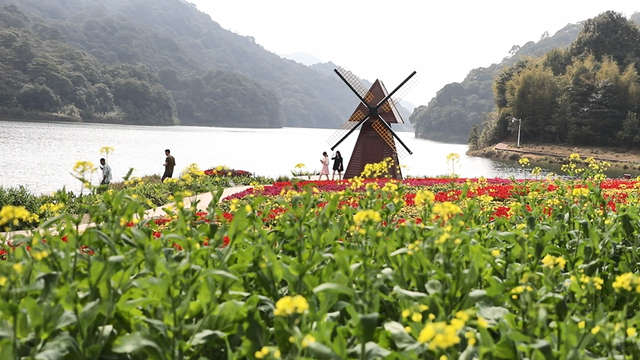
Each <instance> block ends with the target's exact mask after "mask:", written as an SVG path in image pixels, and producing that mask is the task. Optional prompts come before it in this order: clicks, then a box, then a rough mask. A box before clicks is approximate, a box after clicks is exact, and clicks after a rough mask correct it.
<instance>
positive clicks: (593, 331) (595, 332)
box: [591, 325, 600, 335]
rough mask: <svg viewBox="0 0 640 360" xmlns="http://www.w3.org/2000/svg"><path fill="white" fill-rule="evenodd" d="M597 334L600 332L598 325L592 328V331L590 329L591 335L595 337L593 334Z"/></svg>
mask: <svg viewBox="0 0 640 360" xmlns="http://www.w3.org/2000/svg"><path fill="white" fill-rule="evenodd" d="M599 332H600V325H596V326H594V327H593V329H591V333H592V334H593V335H595V334H597V333H599Z"/></svg>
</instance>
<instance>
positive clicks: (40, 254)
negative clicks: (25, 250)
mask: <svg viewBox="0 0 640 360" xmlns="http://www.w3.org/2000/svg"><path fill="white" fill-rule="evenodd" d="M31 256H33V258H34V259H36V260H38V261H40V260H42V259H45V258H46V257H48V256H49V253H48V252H46V251H40V252H34V253H33V254H31Z"/></svg>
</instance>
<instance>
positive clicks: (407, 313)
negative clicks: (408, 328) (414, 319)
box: [402, 309, 411, 319]
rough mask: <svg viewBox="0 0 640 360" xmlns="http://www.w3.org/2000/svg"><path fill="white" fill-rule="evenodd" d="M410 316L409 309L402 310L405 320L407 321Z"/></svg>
mask: <svg viewBox="0 0 640 360" xmlns="http://www.w3.org/2000/svg"><path fill="white" fill-rule="evenodd" d="M409 315H411V310H409V309H405V310H402V317H403V318H405V319H406V318H408V317H409Z"/></svg>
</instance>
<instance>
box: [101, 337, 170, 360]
mask: <svg viewBox="0 0 640 360" xmlns="http://www.w3.org/2000/svg"><path fill="white" fill-rule="evenodd" d="M145 348H150V349H152V350H153V351H155V352H157V354H158V355H160V357H161V358H163V359H164V358H165V357H164V355H163V354H162V350H160V346H158V344H156V343H155V342H153V341H151V340H149V339H147V338H146V337H145V336H144V335H142V334H141V333H140V332H134V333H132V334H126V335H124V336H121V337H119V338H117V339H116V341H115V343H114V346H113V352H115V353H118V354H131V353H135V352H138V351H140V350H143V349H145Z"/></svg>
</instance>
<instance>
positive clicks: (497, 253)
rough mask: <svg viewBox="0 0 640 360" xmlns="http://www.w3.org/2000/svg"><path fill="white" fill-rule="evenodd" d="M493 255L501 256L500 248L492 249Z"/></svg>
mask: <svg viewBox="0 0 640 360" xmlns="http://www.w3.org/2000/svg"><path fill="white" fill-rule="evenodd" d="M491 255H492V256H493V257H498V256H500V250H498V249H493V250H491Z"/></svg>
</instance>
